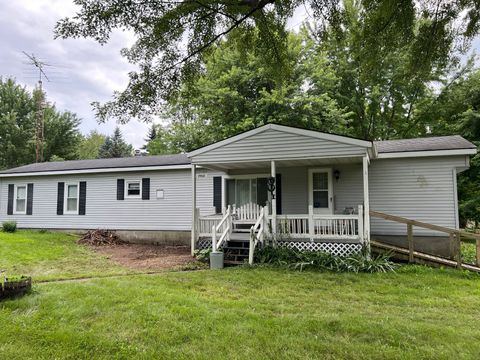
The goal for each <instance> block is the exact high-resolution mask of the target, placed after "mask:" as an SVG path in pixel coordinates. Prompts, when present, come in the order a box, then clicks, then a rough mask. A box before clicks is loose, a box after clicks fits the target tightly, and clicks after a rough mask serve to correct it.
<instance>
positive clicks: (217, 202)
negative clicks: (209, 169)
mask: <svg viewBox="0 0 480 360" xmlns="http://www.w3.org/2000/svg"><path fill="white" fill-rule="evenodd" d="M213 206H215V212H216V213H217V214H220V213H221V212H222V177H221V176H214V177H213Z"/></svg>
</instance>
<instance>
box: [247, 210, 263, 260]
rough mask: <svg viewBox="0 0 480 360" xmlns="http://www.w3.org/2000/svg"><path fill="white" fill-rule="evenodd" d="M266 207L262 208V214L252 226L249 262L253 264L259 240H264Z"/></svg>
mask: <svg viewBox="0 0 480 360" xmlns="http://www.w3.org/2000/svg"><path fill="white" fill-rule="evenodd" d="M264 225H265V208H262V210H260V215H259V217H258V219H257V221H256V222H255V225H253V226H252V227H251V228H250V246H249V249H248V263H249V264H250V265H253V254H254V252H255V247H256V246H257V244H258V243H259V242H263V237H264V232H265V226H264Z"/></svg>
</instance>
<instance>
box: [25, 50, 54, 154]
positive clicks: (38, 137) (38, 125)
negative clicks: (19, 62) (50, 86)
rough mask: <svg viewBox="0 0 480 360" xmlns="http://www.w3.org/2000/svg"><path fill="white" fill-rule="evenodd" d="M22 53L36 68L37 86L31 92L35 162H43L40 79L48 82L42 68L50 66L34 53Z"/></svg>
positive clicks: (43, 124) (42, 115)
mask: <svg viewBox="0 0 480 360" xmlns="http://www.w3.org/2000/svg"><path fill="white" fill-rule="evenodd" d="M22 52H23V54H24V55H25V56H26V57H27V58H28V59H29V60H30V61H29V62H28V64H29V65H33V66H35V67H36V68H37V69H38V86H37V87H36V91H34V93H33V97H34V100H35V106H36V114H35V162H37V163H38V162H43V148H44V135H45V134H44V131H45V120H44V113H43V110H44V107H45V93H44V92H43V88H42V79H43V78H45V80H47V81H48V82H50V79H49V78H48V76H47V74H45V71H44V70H43V69H44V67H45V66H50V65H49V64H46V63H44V62H42V61H40V60H39V59H38V58H37V57H35V55H34V54H32V55H29V54H27V53H26V52H25V51H22Z"/></svg>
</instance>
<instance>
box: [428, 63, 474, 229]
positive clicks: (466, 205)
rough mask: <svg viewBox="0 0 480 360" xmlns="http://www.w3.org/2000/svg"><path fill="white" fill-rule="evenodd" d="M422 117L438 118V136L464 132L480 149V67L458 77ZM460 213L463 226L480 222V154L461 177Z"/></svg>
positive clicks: (435, 132)
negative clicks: (470, 222)
mask: <svg viewBox="0 0 480 360" xmlns="http://www.w3.org/2000/svg"><path fill="white" fill-rule="evenodd" d="M420 116H423V117H426V118H429V119H435V120H436V121H435V126H433V127H432V132H433V134H435V135H450V134H461V135H463V136H464V137H465V138H466V139H468V140H470V141H471V142H473V143H474V144H476V145H477V146H479V150H480V70H479V69H472V70H471V71H468V72H467V73H466V74H463V75H462V76H458V77H456V78H454V80H453V81H451V82H450V83H449V86H447V87H445V88H444V89H443V90H442V91H441V92H439V94H437V96H436V97H434V98H433V100H432V101H431V102H430V103H428V104H426V106H425V109H422V113H421V115H420ZM458 198H459V212H460V220H461V223H462V225H466V224H467V222H469V221H472V222H474V223H475V224H476V226H477V227H478V226H479V225H480V154H477V155H475V156H474V157H472V159H471V161H470V168H469V169H468V170H466V171H464V172H462V173H461V174H460V176H459V178H458Z"/></svg>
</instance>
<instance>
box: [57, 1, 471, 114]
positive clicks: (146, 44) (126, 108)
mask: <svg viewBox="0 0 480 360" xmlns="http://www.w3.org/2000/svg"><path fill="white" fill-rule="evenodd" d="M75 3H76V4H77V5H78V6H79V10H78V12H77V14H76V15H75V16H74V17H73V18H65V19H62V20H60V21H59V22H58V23H57V25H56V27H55V36H56V37H62V38H68V37H75V38H77V37H90V38H93V39H95V40H96V41H98V42H99V43H101V44H104V43H106V42H108V40H109V36H110V34H111V32H112V31H113V30H114V29H118V28H120V29H127V30H129V31H132V32H133V33H134V34H135V36H136V38H137V40H136V42H135V43H134V45H133V46H132V47H131V48H129V49H123V50H122V54H123V55H124V56H125V57H126V58H127V59H128V60H129V61H130V62H131V63H133V64H136V65H137V66H138V68H139V70H138V71H136V72H131V73H130V74H129V76H130V81H129V84H128V86H127V88H126V89H125V90H124V91H123V92H121V93H115V94H114V100H113V101H112V102H107V103H106V104H103V105H100V104H98V103H95V104H94V107H95V109H96V114H97V116H98V117H99V118H100V119H103V120H104V119H106V118H108V117H115V118H117V119H119V120H120V121H128V120H129V119H130V118H132V117H136V118H139V119H143V120H149V119H150V118H151V117H150V116H151V115H152V114H156V113H157V112H158V111H159V109H160V108H161V106H162V104H163V103H164V102H165V101H168V100H169V99H171V97H172V96H174V95H175V93H176V91H177V90H178V86H179V84H181V83H183V82H185V81H190V80H195V78H196V77H197V76H198V75H199V73H201V72H202V69H203V56H204V54H208V53H209V52H210V51H211V49H212V46H213V45H215V44H217V43H218V42H219V41H221V40H223V39H224V37H225V36H226V35H228V34H230V33H231V32H233V31H236V32H237V36H238V37H240V38H241V39H242V41H240V42H238V44H239V46H241V47H242V48H250V49H255V50H256V51H257V52H258V55H259V56H260V57H261V59H262V64H263V65H264V66H265V67H268V68H271V69H275V71H274V73H275V74H276V77H277V78H278V79H282V78H283V74H284V73H285V71H284V70H285V66H286V65H287V63H288V61H286V53H287V46H286V40H287V38H288V34H287V31H286V29H285V27H286V23H287V19H288V18H289V17H291V16H292V14H293V13H294V11H295V9H296V8H297V7H299V6H305V7H309V8H310V10H311V11H310V12H311V17H312V18H313V21H314V22H315V25H317V29H318V32H319V35H322V34H323V33H324V31H325V30H326V29H332V28H333V29H336V30H338V36H340V40H341V36H342V27H343V26H344V23H345V21H346V20H347V21H348V17H349V16H350V14H349V13H348V8H349V7H351V5H352V2H351V1H350V0H349V1H340V0H286V1H275V0H232V1H221V2H218V1H213V0H201V1H199V0H185V1H173V0H172V1H163V0H151V1H117V0H105V1H97V0H75ZM355 4H361V7H362V14H361V18H362V19H363V23H364V26H363V27H362V29H361V31H360V32H358V33H357V34H355V36H356V40H358V41H357V42H356V43H355V44H356V47H358V48H359V49H360V51H361V49H363V51H361V52H362V54H363V55H369V54H370V53H372V54H377V55H378V56H379V57H381V58H383V57H384V55H386V54H388V53H389V51H394V50H395V49H397V48H403V47H405V46H411V47H412V53H413V54H415V57H414V59H417V60H418V73H419V74H420V73H422V72H423V71H424V70H427V71H428V70H429V69H430V68H432V67H433V66H434V63H435V62H436V58H437V57H442V58H444V56H443V54H444V53H445V52H448V51H450V50H451V49H452V46H454V45H459V44H468V41H469V40H470V39H471V38H472V37H474V36H475V35H476V34H477V33H478V31H479V28H480V25H479V21H480V4H479V2H478V1H476V0H463V1H442V0H435V1H432V0H420V1H419V0H362V1H358V2H357V1H356V2H355ZM417 19H420V21H417ZM254 33H256V35H255V36H252V34H254ZM358 36H360V37H358ZM413 38H414V39H413ZM458 48H459V49H460V48H461V47H460V46H458ZM461 50H465V47H463V48H461ZM370 58H371V56H370ZM352 60H355V59H352ZM412 63H413V62H412ZM375 64H376V62H373V63H371V64H366V68H365V70H367V69H368V68H369V69H372V70H373V69H374V67H373V66H374V65H375ZM287 73H288V71H287Z"/></svg>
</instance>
